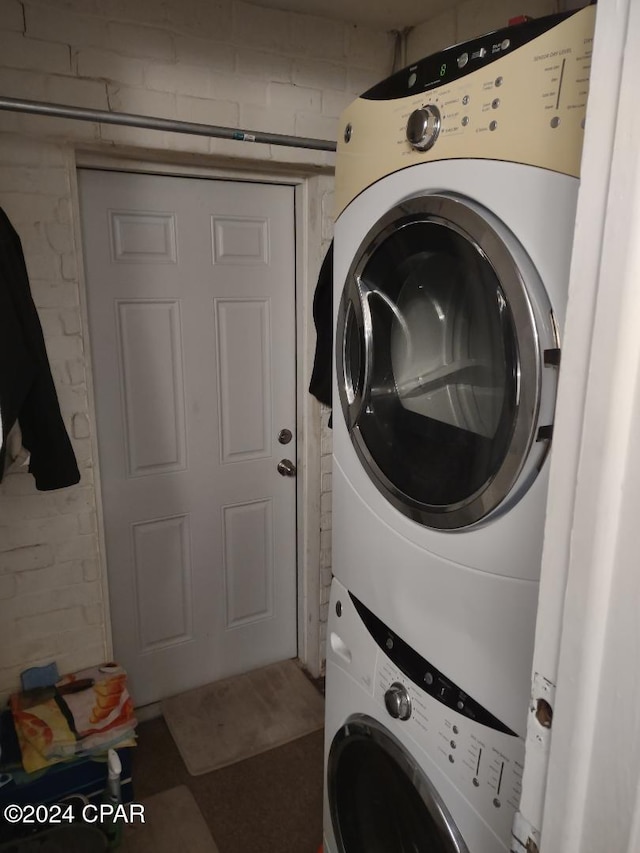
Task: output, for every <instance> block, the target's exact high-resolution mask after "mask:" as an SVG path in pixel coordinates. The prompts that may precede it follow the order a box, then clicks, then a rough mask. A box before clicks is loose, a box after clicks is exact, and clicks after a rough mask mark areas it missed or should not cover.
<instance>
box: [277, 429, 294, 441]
mask: <svg viewBox="0 0 640 853" xmlns="http://www.w3.org/2000/svg"><path fill="white" fill-rule="evenodd" d="M292 438H293V433H292V432H291V430H290V429H281V430H280V432H279V433H278V441H279V442H280V444H289V442H290V441H291V439H292Z"/></svg>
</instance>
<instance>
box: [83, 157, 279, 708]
mask: <svg viewBox="0 0 640 853" xmlns="http://www.w3.org/2000/svg"><path fill="white" fill-rule="evenodd" d="M79 189H80V201H81V220H82V228H83V240H84V254H85V270H86V283H87V294H88V296H87V301H88V314H89V324H90V340H91V349H92V364H93V380H94V392H95V400H96V413H97V426H98V445H99V456H100V475H101V483H102V495H103V509H104V521H105V536H106V549H107V562H108V578H109V589H110V599H111V620H112V629H113V643H114V650H115V654H116V656H117V658H118V659H119V661H120V662H121V663H122V664H123V665H124V666H125V667H126V668H127V670H128V671H129V674H130V678H131V687H132V693H133V698H134V701H135V703H136V704H137V705H144V704H146V703H149V702H154V701H157V700H158V699H161V698H162V697H164V696H168V695H172V694H175V693H177V692H180V691H183V690H186V689H188V688H191V687H194V686H197V685H200V684H204V683H207V682H210V681H213V680H216V679H218V678H222V677H225V676H227V675H230V674H234V673H237V672H242V671H247V670H249V669H252V668H255V667H257V666H261V665H263V664H266V663H270V662H273V661H276V660H281V659H284V658H289V657H293V656H295V654H296V515H295V514H296V505H295V500H296V484H295V477H293V476H282V475H281V474H280V473H278V470H277V464H278V462H279V461H280V460H281V459H282V458H288V459H290V460H291V461H292V462H293V463H295V461H296V447H295V415H296V413H295V279H294V251H295V247H294V198H293V192H294V191H293V188H292V187H290V186H281V185H273V184H257V183H248V182H247V183H245V182H237V181H221V180H206V179H201V178H187V177H166V176H159V175H145V174H133V173H119V172H106V171H95V170H81V171H80V173H79ZM282 429H288V430H290V432H291V433H292V436H293V437H292V440H291V441H290V443H288V444H284V445H283V444H281V443H280V441H279V438H278V437H279V434H280V431H281V430H282Z"/></svg>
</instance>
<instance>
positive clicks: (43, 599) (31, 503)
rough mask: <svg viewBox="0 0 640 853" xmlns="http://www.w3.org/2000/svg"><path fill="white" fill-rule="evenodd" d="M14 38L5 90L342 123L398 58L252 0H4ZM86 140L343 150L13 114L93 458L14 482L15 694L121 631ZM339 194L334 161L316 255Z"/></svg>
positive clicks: (12, 170)
mask: <svg viewBox="0 0 640 853" xmlns="http://www.w3.org/2000/svg"><path fill="white" fill-rule="evenodd" d="M0 45H1V47H0V93H1V94H3V95H5V96H9V97H24V98H32V99H36V100H48V101H54V102H60V103H69V104H74V105H78V106H84V107H95V108H99V109H112V110H117V111H124V112H139V113H146V114H149V115H159V116H165V117H178V118H181V119H185V120H188V121H198V122H206V123H211V124H221V125H228V126H236V125H240V126H241V127H243V129H245V130H260V129H264V130H267V131H277V132H286V133H300V134H303V135H313V136H316V135H317V136H322V137H327V138H335V134H336V126H337V117H338V115H339V113H340V111H341V109H342V108H343V107H344V106H345V105H346V104H347V103H348V102H349V101H350V100H351V99H352V98H353V97H354V96H355V95H357V94H358V93H359V92H360V91H362V90H364V89H365V88H367V87H368V86H370V85H372V84H373V83H374V82H376V81H377V80H379V79H381V78H383V77H384V76H386V75H387V74H388V73H389V71H390V67H391V57H392V43H391V39H390V37H389V36H387V35H386V34H385V33H381V32H377V31H372V30H369V29H367V28H366V27H352V26H348V25H345V24H341V23H336V22H334V21H329V20H324V19H322V18H317V17H308V16H305V15H299V14H292V13H286V12H279V11H270V10H265V9H262V8H258V7H254V6H252V5H251V4H250V3H245V2H240V0H164V2H162V3H159V2H157V0H136V2H131V0H24V2H19V0H2V15H0ZM87 143H89V144H91V145H92V147H93V148H94V149H95V148H96V147H97V148H98V150H99V149H100V148H101V147H102V148H104V149H106V150H111V149H112V147H113V145H116V144H121V145H124V146H126V147H127V149H128V151H131V149H132V148H133V149H134V150H138V151H140V152H141V154H140V156H141V157H144V156H145V155H146V152H147V151H149V150H151V149H155V150H156V152H157V151H161V152H163V153H166V152H171V151H180V152H185V153H186V154H200V155H202V154H215V155H217V156H218V157H219V156H224V157H231V158H242V160H244V161H246V160H251V159H253V160H254V161H255V160H257V159H261V160H269V161H273V162H275V163H279V164H280V163H289V164H302V165H304V166H305V167H313V168H314V169H324V170H325V171H327V175H328V174H329V173H328V170H329V169H330V167H331V166H332V163H333V155H329V154H326V153H322V152H310V151H301V150H294V149H284V148H275V147H270V146H266V145H251V144H248V143H247V144H239V143H232V142H228V141H224V140H209V139H206V138H199V137H189V136H179V135H177V134H164V133H157V132H153V131H143V130H139V129H134V128H120V127H113V126H109V125H103V126H98V125H92V124H89V123H84V122H72V121H66V120H63V119H50V118H43V117H35V116H26V115H18V114H12V113H8V112H1V113H0V205H1V206H2V207H3V208H4V209H5V211H6V212H7V214H8V216H9V218H10V219H11V221H12V222H13V224H14V226H15V227H16V229H17V231H18V232H19V234H20V236H21V239H22V241H23V246H24V250H25V256H26V260H27V267H28V271H29V275H30V281H31V288H32V293H33V296H34V299H35V302H36V305H37V307H38V310H39V312H40V316H41V320H42V324H43V327H44V332H45V338H46V344H47V350H48V353H49V358H50V362H51V367H52V372H53V375H54V379H55V382H56V386H57V390H58V394H59V397H60V402H61V409H62V413H63V417H64V420H65V423H66V425H67V428H68V430H69V433H70V435H71V438H72V441H73V444H74V448H75V451H76V455H77V457H78V462H79V465H80V468H81V474H82V479H81V483H80V485H79V486H76V487H72V488H70V489H63V490H60V491H58V492H53V493H51V492H50V493H39V492H37V491H36V490H35V488H34V484H33V479H32V478H31V476H30V475H28V474H27V473H24V472H20V473H11V474H8V475H7V476H5V479H4V481H3V483H2V484H1V485H0V613H1V614H2V615H1V619H0V700H1V699H2V698H3V697H4V696H6V694H7V693H8V692H9V691H11V690H14V689H16V687H17V686H18V676H19V672H20V671H21V670H22V669H24V668H26V667H28V666H32V665H35V664H40V663H47V662H49V661H51V660H56V661H57V663H58V666H59V668H60V670H61V671H64V670H69V669H77V668H80V667H83V666H87V665H90V664H93V663H96V662H97V661H99V660H101V659H102V658H103V657H104V655H105V653H106V649H107V647H108V643H107V626H106V621H105V620H106V612H107V610H106V601H105V600H104V592H103V585H102V582H103V571H104V567H103V566H102V565H101V562H100V556H99V554H100V552H99V542H98V535H97V529H98V522H97V514H96V498H97V496H96V494H95V485H94V477H93V465H94V459H93V450H92V447H93V444H92V435H93V432H94V424H93V421H92V417H91V412H90V409H89V403H88V396H87V384H86V376H87V371H86V359H87V354H88V345H87V342H86V340H85V336H84V331H83V322H82V312H81V307H80V306H81V294H80V284H79V280H78V269H79V255H78V246H77V245H76V238H75V231H74V224H73V223H74V218H75V216H76V215H77V211H74V207H73V206H74V203H75V200H74V196H73V189H72V187H73V186H74V176H73V173H72V170H73V168H74V162H75V161H74V156H73V149H74V148H75V147H77V146H79V147H83V146H85V145H86V144H87ZM156 156H157V155H156ZM218 162H219V161H218ZM331 198H332V192H331V180H330V178H329V177H327V191H326V193H325V195H324V197H323V199H322V220H323V221H322V228H321V229H320V233H321V237H322V244H321V245H320V246H314V247H310V251H311V252H313V255H314V257H313V258H312V259H310V264H311V265H313V264H314V263H315V262H316V261H317V258H318V257H320V256H321V255H322V254H323V253H324V251H326V248H327V246H328V241H329V240H330V239H331V235H332V225H331ZM316 231H317V229H316ZM322 417H323V427H322V434H323V440H322V460H321V465H322V472H323V474H322V496H321V545H322V553H321V566H319V567H318V570H319V571H320V572H321V580H322V592H321V600H320V601H319V602H318V606H319V607H320V608H321V612H322V614H323V616H326V600H327V589H328V586H329V583H330V578H331V571H330V567H331V550H330V530H331V501H330V490H331V475H330V432H329V430H328V429H327V426H326V420H327V418H328V414H327V413H324V414H323V416H322Z"/></svg>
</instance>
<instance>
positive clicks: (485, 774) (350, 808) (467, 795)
mask: <svg viewBox="0 0 640 853" xmlns="http://www.w3.org/2000/svg"><path fill="white" fill-rule="evenodd" d="M328 630H329V634H328V636H329V645H328V649H327V691H328V695H330V696H331V697H332V698H331V701H330V702H329V703H328V705H327V719H326V729H325V767H326V773H325V788H324V797H325V807H324V814H325V819H324V842H323V843H324V853H356V851H357V853H401V851H412V853H504V851H508V850H509V848H510V839H511V825H512V822H513V815H514V812H515V810H516V809H517V806H518V802H519V798H520V789H521V782H522V772H523V763H522V762H523V754H524V743H523V740H522V738H520V737H519V736H518V735H517V734H516V733H515V732H513V731H511V730H510V729H509V727H508V726H505V725H504V724H503V723H502V722H501V721H500V720H498V719H496V718H495V717H493V715H492V714H491V713H490V712H489V711H488V710H486V709H485V708H483V707H482V706H481V705H480V704H479V703H477V702H475V701H474V698H473V697H472V696H470V695H468V694H467V693H465V692H463V691H462V690H460V688H459V686H458V685H456V684H455V683H454V682H453V681H451V679H449V678H448V677H447V675H446V674H445V673H442V672H440V671H438V670H437V669H436V668H435V667H434V666H433V665H432V663H431V662H430V661H429V660H426V659H425V658H423V657H422V656H421V655H419V654H418V653H417V652H415V650H413V649H411V648H410V647H409V646H408V645H407V644H406V643H404V642H403V640H402V638H401V637H399V636H398V635H397V634H395V632H393V631H392V630H390V629H389V628H388V627H387V626H386V625H385V624H384V623H383V622H381V621H380V620H379V619H378V618H377V617H376V616H375V615H374V614H373V613H371V611H369V610H367V608H365V607H364V606H363V605H362V603H361V602H359V601H358V600H357V599H355V598H354V597H353V596H352V595H350V594H349V592H348V590H347V589H345V587H343V586H342V584H340V582H339V581H336V580H334V582H333V587H332V594H331V602H330V615H329V624H328Z"/></svg>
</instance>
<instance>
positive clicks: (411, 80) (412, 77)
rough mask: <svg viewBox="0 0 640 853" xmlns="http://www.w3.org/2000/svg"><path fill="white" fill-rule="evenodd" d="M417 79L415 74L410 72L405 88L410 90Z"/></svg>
mask: <svg viewBox="0 0 640 853" xmlns="http://www.w3.org/2000/svg"><path fill="white" fill-rule="evenodd" d="M417 79H418V75H417V74H416V72H415V71H412V72H411V74H409V79H408V80H407V86H408V87H409V88H411V87H412V86H415V85H416V80H417Z"/></svg>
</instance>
